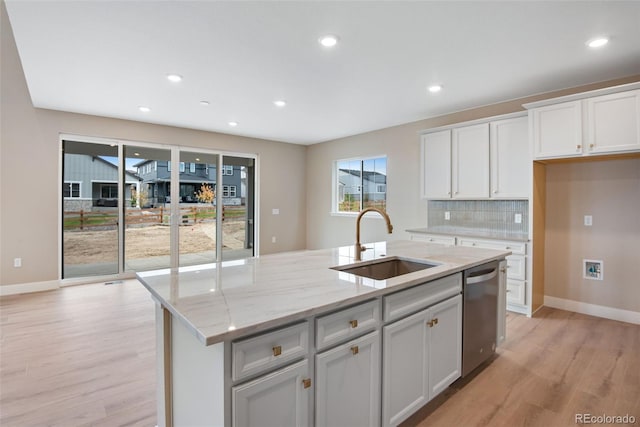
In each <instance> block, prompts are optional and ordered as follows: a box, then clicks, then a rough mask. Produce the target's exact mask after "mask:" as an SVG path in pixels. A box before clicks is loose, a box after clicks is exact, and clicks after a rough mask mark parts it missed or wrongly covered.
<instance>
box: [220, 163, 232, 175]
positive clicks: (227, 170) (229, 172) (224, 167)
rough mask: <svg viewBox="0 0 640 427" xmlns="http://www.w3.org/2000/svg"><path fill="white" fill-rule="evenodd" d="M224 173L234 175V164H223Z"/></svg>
mask: <svg viewBox="0 0 640 427" xmlns="http://www.w3.org/2000/svg"><path fill="white" fill-rule="evenodd" d="M222 175H233V166H229V165H223V166H222Z"/></svg>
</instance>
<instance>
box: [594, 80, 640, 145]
mask: <svg viewBox="0 0 640 427" xmlns="http://www.w3.org/2000/svg"><path fill="white" fill-rule="evenodd" d="M585 102H586V110H587V118H586V122H587V144H586V145H587V149H588V152H589V153H591V154H600V153H610V152H620V151H629V150H640V90H634V91H630V92H622V93H613V94H609V95H603V96H598V97H595V98H589V99H587V100H586V101H585Z"/></svg>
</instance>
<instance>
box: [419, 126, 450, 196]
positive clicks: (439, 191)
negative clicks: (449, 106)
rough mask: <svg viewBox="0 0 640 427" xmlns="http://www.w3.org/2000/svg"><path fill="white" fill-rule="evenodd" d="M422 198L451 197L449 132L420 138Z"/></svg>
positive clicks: (435, 133)
mask: <svg viewBox="0 0 640 427" xmlns="http://www.w3.org/2000/svg"><path fill="white" fill-rule="evenodd" d="M421 188H422V197H423V198H428V199H448V198H450V197H451V130H443V131H440V132H434V133H428V134H426V135H423V136H422V184H421Z"/></svg>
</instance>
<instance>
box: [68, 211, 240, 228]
mask: <svg viewBox="0 0 640 427" xmlns="http://www.w3.org/2000/svg"><path fill="white" fill-rule="evenodd" d="M170 214H171V212H170V210H169V207H164V206H160V207H158V208H146V209H136V208H134V209H126V210H125V224H126V225H127V226H144V225H162V224H164V225H169V217H170ZM216 215H217V212H216V207H215V206H186V207H182V206H181V207H180V223H181V224H197V223H202V222H212V221H215V220H216ZM245 216H246V209H245V207H244V206H223V207H222V220H223V221H234V220H236V221H237V220H243V219H244V217H245ZM117 225H118V211H117V209H114V210H113V211H97V212H96V211H84V210H81V211H65V212H64V229H65V230H88V229H93V230H97V229H104V230H108V229H113V228H116V227H117Z"/></svg>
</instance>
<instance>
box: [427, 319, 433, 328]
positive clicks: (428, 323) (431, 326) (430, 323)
mask: <svg viewBox="0 0 640 427" xmlns="http://www.w3.org/2000/svg"><path fill="white" fill-rule="evenodd" d="M427 325H429V327H430V328H433V320H429V321H428V322H427Z"/></svg>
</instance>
